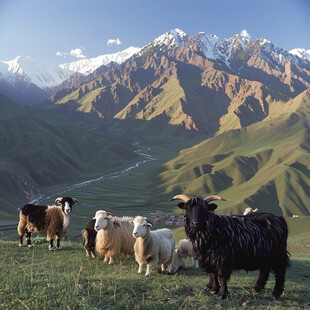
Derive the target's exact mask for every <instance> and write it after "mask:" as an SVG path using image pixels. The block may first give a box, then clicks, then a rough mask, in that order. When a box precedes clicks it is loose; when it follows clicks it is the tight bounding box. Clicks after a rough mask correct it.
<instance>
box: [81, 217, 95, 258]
mask: <svg viewBox="0 0 310 310" xmlns="http://www.w3.org/2000/svg"><path fill="white" fill-rule="evenodd" d="M95 223H96V219H92V220H90V221H89V222H88V223H87V225H86V227H85V228H84V229H83V230H82V237H83V246H84V249H85V251H86V256H91V257H92V258H95V247H96V236H97V231H96V230H95V228H94V227H95Z"/></svg>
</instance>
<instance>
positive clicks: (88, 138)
mask: <svg viewBox="0 0 310 310" xmlns="http://www.w3.org/2000/svg"><path fill="white" fill-rule="evenodd" d="M0 111H1V112H2V113H1V116H0V118H1V122H0V132H1V134H0V143H1V145H2V153H1V160H0V197H1V198H0V210H1V211H0V214H1V217H2V218H6V217H10V216H9V214H10V213H11V214H12V212H13V211H14V213H15V210H16V205H17V204H21V203H25V202H27V199H29V198H31V196H33V195H35V194H39V191H40V190H42V189H45V188H47V187H49V186H52V185H55V184H64V183H68V182H76V183H77V181H84V180H87V179H90V178H93V177H95V176H99V175H102V174H104V173H108V172H111V171H114V170H117V169H120V168H121V167H126V166H128V165H129V164H130V163H132V162H134V161H136V160H138V158H139V156H137V155H136V154H135V153H134V148H133V146H132V143H131V142H130V141H127V140H125V139H123V138H121V137H119V136H115V135H112V134H111V133H109V132H103V133H100V134H99V133H94V132H90V131H88V130H85V129H81V128H78V127H77V126H76V125H73V124H71V123H70V122H69V121H68V120H65V119H64V118H62V117H61V116H58V117H56V116H55V115H52V114H50V113H49V112H47V111H41V110H38V109H35V108H25V107H22V106H19V105H16V104H14V103H13V102H11V101H9V100H8V99H7V98H5V97H3V96H1V97H0ZM107 162H108V163H109V164H107ZM13 206H14V210H12V207H13Z"/></svg>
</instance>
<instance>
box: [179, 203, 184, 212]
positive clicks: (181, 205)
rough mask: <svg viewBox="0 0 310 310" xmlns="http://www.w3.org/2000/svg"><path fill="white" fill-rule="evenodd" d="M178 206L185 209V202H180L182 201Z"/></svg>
mask: <svg viewBox="0 0 310 310" xmlns="http://www.w3.org/2000/svg"><path fill="white" fill-rule="evenodd" d="M178 207H179V208H180V209H183V210H185V202H180V203H178Z"/></svg>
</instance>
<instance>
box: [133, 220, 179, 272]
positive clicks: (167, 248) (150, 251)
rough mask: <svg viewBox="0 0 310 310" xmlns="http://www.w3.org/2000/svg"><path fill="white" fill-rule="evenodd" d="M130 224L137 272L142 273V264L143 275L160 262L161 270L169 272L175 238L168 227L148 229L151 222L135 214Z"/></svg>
mask: <svg viewBox="0 0 310 310" xmlns="http://www.w3.org/2000/svg"><path fill="white" fill-rule="evenodd" d="M130 224H132V225H134V230H133V236H134V237H135V238H136V243H135V246H134V250H135V259H136V261H137V263H138V264H139V270H138V273H142V268H143V264H144V263H146V264H147V268H146V273H145V276H148V275H150V274H151V269H152V266H154V265H157V264H161V270H162V271H163V272H167V273H171V270H172V263H173V259H174V247H175V238H174V235H173V232H172V231H171V230H170V229H167V228H163V229H157V230H154V231H151V230H150V227H152V226H153V225H152V223H151V222H150V221H148V219H147V218H146V217H142V216H137V217H135V219H134V220H133V221H130Z"/></svg>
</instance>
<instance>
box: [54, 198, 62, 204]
mask: <svg viewBox="0 0 310 310" xmlns="http://www.w3.org/2000/svg"><path fill="white" fill-rule="evenodd" d="M62 198H63V197H58V198H56V199H55V203H56V205H58V204H59V203H60V201H61V200H62Z"/></svg>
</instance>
